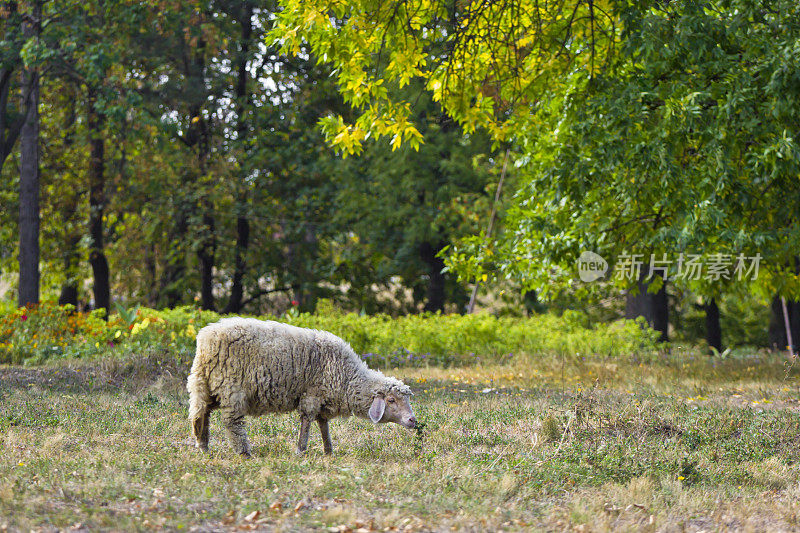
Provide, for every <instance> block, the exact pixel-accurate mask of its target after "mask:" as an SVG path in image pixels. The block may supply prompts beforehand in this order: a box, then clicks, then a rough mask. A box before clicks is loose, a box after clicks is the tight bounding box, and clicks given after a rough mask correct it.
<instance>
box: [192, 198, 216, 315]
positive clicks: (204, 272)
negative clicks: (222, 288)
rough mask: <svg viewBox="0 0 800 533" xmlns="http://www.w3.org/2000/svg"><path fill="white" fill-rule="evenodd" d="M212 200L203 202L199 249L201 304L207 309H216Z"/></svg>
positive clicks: (214, 238)
mask: <svg viewBox="0 0 800 533" xmlns="http://www.w3.org/2000/svg"><path fill="white" fill-rule="evenodd" d="M212 208H213V207H212V206H211V204H210V202H203V209H204V210H205V212H204V213H203V243H202V244H201V246H200V249H199V250H198V251H197V258H198V259H199V260H200V305H201V307H202V308H203V309H205V310H206V311H214V309H215V303H214V256H215V254H216V249H217V241H216V234H215V229H216V228H215V225H214V217H213V216H211V214H210V211H211V209H212Z"/></svg>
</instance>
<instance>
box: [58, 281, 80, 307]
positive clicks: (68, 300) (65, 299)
mask: <svg viewBox="0 0 800 533" xmlns="http://www.w3.org/2000/svg"><path fill="white" fill-rule="evenodd" d="M58 305H71V306H73V307H75V308H76V309H77V308H78V286H77V285H76V284H74V283H64V284H63V285H62V286H61V294H60V295H59V296H58Z"/></svg>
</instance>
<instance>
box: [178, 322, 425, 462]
mask: <svg viewBox="0 0 800 533" xmlns="http://www.w3.org/2000/svg"><path fill="white" fill-rule="evenodd" d="M186 387H187V389H188V390H189V396H190V405H189V420H190V421H191V424H192V431H193V433H194V437H195V439H196V441H197V447H198V448H200V449H201V450H203V451H207V450H208V426H209V423H208V419H209V414H210V413H211V411H212V410H214V409H217V408H219V409H220V410H221V411H222V421H223V424H224V425H225V427H226V428H227V430H228V436H229V438H230V442H231V445H232V446H233V449H234V450H235V451H236V452H237V453H240V454H242V455H244V456H249V455H250V445H249V443H248V440H247V433H246V431H245V425H244V416H245V415H260V414H263V413H285V412H289V411H294V410H298V411H300V421H301V423H300V438H299V440H298V443H297V452H298V453H303V452H304V451H305V450H306V448H307V446H308V430H309V426H310V424H311V422H312V421H313V420H316V421H317V423H318V424H319V429H320V433H321V434H322V442H323V446H324V450H325V453H326V454H330V453H331V452H332V449H333V448H332V445H331V438H330V434H329V433H328V420H330V419H331V418H334V417H337V416H350V415H356V416H359V417H362V418H368V419H370V420H372V421H373V422H375V423H378V422H394V423H397V424H401V425H403V426H405V427H407V428H409V429H413V428H414V427H416V424H417V421H416V419H415V418H414V412H413V411H412V409H411V403H410V401H409V396H410V395H411V394H412V393H411V389H409V388H408V387H407V386H406V385H405V384H403V382H402V381H400V380H398V379H395V378H392V377H386V376H384V375H383V374H382V373H381V372H378V371H376V370H371V369H369V368H367V365H366V364H365V363H364V362H363V361H362V360H361V359H360V358H359V357H358V356H357V355H356V354H355V352H354V351H353V349H352V348H350V345H349V344H347V343H346V342H345V341H343V340H342V339H340V338H339V337H337V336H336V335H333V334H332V333H328V332H327V331H318V330H313V329H305V328H298V327H295V326H290V325H287V324H281V323H279V322H272V321H262V320H256V319H253V318H224V319H222V320H220V321H219V322H215V323H213V324H209V325H208V326H206V327H204V328H203V329H201V330H200V331H199V332H198V334H197V352H196V354H195V357H194V363H193V364H192V371H191V373H190V374H189V379H188V382H187V386H186Z"/></svg>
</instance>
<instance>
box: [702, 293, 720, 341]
mask: <svg viewBox="0 0 800 533" xmlns="http://www.w3.org/2000/svg"><path fill="white" fill-rule="evenodd" d="M704 307H705V310H706V341H707V342H708V346H709V348H714V349H716V350H717V352H718V353H719V352H721V351H722V327H721V326H720V322H719V307H718V306H717V300H716V299H715V298H711V299H710V300H709V301H708V303H707V304H706V305H705V306H704Z"/></svg>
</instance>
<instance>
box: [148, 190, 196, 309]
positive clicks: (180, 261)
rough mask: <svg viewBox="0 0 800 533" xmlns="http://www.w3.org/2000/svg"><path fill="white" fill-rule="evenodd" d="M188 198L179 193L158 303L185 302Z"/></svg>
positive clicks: (167, 304) (175, 303)
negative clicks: (183, 285)
mask: <svg viewBox="0 0 800 533" xmlns="http://www.w3.org/2000/svg"><path fill="white" fill-rule="evenodd" d="M188 201H189V200H188V199H186V198H183V197H181V196H180V195H179V197H178V199H177V200H176V205H175V211H176V213H175V226H174V227H173V228H171V229H170V231H169V232H168V242H167V251H166V257H165V260H164V263H165V264H164V269H163V271H162V273H161V280H160V281H159V290H158V296H157V298H156V300H157V302H158V305H159V306H161V305H165V306H166V307H175V306H176V305H178V304H180V303H183V298H184V292H183V290H182V287H181V280H183V276H184V274H185V273H186V255H185V250H184V249H183V248H182V247H181V244H182V243H183V242H184V241H185V240H186V235H187V233H188V231H189V222H188V214H187V210H188V208H187V203H188Z"/></svg>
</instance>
